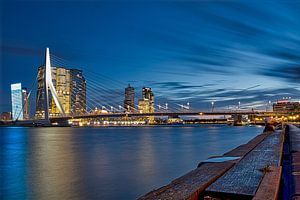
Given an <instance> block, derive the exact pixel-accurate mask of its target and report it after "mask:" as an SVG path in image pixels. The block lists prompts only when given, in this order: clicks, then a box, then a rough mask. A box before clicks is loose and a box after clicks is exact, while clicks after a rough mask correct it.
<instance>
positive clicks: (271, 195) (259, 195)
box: [253, 166, 282, 200]
mask: <svg viewBox="0 0 300 200" xmlns="http://www.w3.org/2000/svg"><path fill="white" fill-rule="evenodd" d="M269 170H270V171H269V172H266V173H265V175H264V177H263V179H262V181H261V183H260V185H259V188H258V190H257V191H256V194H255V196H254V198H253V200H262V199H264V200H276V199H278V194H279V189H280V179H281V173H282V167H281V166H270V168H269Z"/></svg>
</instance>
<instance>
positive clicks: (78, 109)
mask: <svg viewBox="0 0 300 200" xmlns="http://www.w3.org/2000/svg"><path fill="white" fill-rule="evenodd" d="M70 76H71V90H70V92H71V113H72V114H75V115H80V114H84V113H85V112H86V80H85V78H84V76H83V73H82V70H78V69H70Z"/></svg>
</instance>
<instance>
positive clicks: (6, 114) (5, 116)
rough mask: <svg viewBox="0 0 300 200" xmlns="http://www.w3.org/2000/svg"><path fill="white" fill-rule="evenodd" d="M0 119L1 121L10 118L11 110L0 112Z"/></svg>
mask: <svg viewBox="0 0 300 200" xmlns="http://www.w3.org/2000/svg"><path fill="white" fill-rule="evenodd" d="M0 120H2V121H8V120H11V112H2V113H1V116H0Z"/></svg>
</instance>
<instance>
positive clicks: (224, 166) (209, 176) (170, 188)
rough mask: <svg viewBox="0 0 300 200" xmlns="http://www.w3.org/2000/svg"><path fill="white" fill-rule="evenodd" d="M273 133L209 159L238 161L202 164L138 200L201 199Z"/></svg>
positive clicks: (262, 135)
mask: <svg viewBox="0 0 300 200" xmlns="http://www.w3.org/2000/svg"><path fill="white" fill-rule="evenodd" d="M272 133H274V131H266V132H263V133H261V134H259V135H257V136H256V137H254V138H253V139H251V140H250V141H248V143H245V144H242V145H240V146H238V147H236V148H234V149H232V150H230V151H228V152H226V153H224V154H223V155H222V156H212V157H210V158H209V159H211V158H222V157H229V156H231V157H233V156H235V157H239V158H238V159H236V160H230V161H224V162H213V163H210V162H200V163H199V165H198V167H197V168H196V169H195V170H192V171H191V172H188V173H187V174H185V175H183V176H181V177H179V178H177V179H175V180H174V181H172V182H171V183H170V184H168V185H165V186H163V187H161V188H158V189H155V190H153V191H150V192H149V193H147V194H145V195H144V196H141V197H139V198H138V199H139V200H145V199H147V200H152V199H153V200H154V199H188V200H192V199H199V197H200V194H202V193H204V191H205V189H206V188H207V187H208V186H209V185H211V184H212V183H214V182H215V181H216V180H217V179H218V178H220V177H221V176H222V175H224V174H225V173H226V172H227V171H228V170H229V169H231V168H232V167H233V166H234V165H235V164H237V163H238V162H239V161H240V160H242V159H243V158H244V157H245V156H246V155H247V154H248V153H249V152H251V151H252V150H253V149H254V148H255V147H257V146H258V145H259V144H260V143H261V142H262V141H263V140H264V139H265V138H267V137H268V136H269V135H271V134H272ZM282 137H283V136H282ZM209 159H208V160H209ZM215 169H217V170H215ZM277 172H279V173H280V174H281V169H279V171H277ZM279 177H280V175H279ZM276 180H277V179H276ZM264 182H265V181H264ZM278 185H279V183H278V184H277V186H278ZM277 186H276V187H277Z"/></svg>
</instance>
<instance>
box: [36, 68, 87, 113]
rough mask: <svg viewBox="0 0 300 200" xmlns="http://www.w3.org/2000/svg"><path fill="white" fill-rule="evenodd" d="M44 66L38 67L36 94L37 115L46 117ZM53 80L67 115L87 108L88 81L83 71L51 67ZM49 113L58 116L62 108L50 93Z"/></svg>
mask: <svg viewBox="0 0 300 200" xmlns="http://www.w3.org/2000/svg"><path fill="white" fill-rule="evenodd" d="M44 71H45V70H44V66H41V67H39V69H38V90H37V96H36V117H37V118H44V99H45V95H44V93H45V89H44V85H45V83H44V82H45V81H44ZM51 73H52V82H53V85H54V88H55V90H56V92H57V97H58V99H59V101H60V104H61V107H62V108H63V110H64V112H65V114H66V115H70V114H75V113H77V114H78V113H79V112H85V110H86V81H85V79H84V77H83V74H82V71H81V70H77V69H67V68H64V67H51ZM49 115H50V117H51V116H58V115H60V110H59V108H58V107H57V105H56V103H55V99H54V98H53V97H52V93H49Z"/></svg>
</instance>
